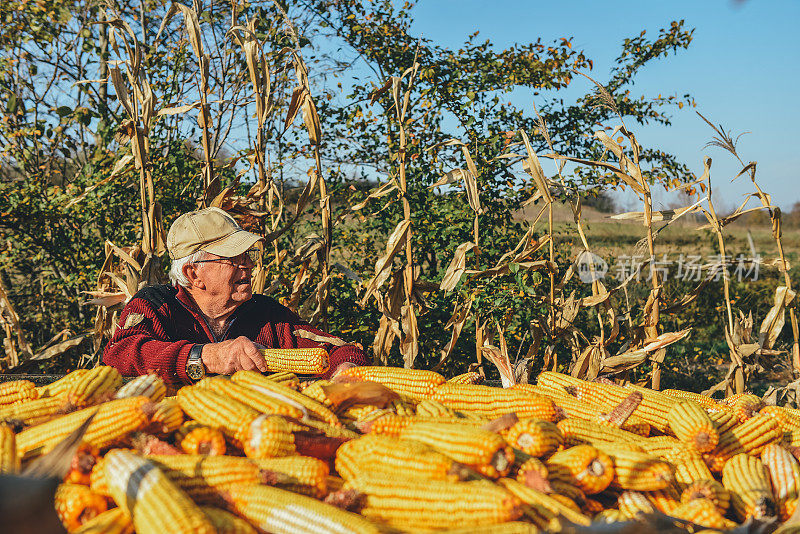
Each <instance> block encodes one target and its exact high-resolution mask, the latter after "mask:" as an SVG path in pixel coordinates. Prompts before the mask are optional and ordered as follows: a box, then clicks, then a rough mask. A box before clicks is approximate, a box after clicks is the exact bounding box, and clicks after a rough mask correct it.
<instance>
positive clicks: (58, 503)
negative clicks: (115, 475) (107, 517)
mask: <svg viewBox="0 0 800 534" xmlns="http://www.w3.org/2000/svg"><path fill="white" fill-rule="evenodd" d="M55 507H56V513H57V514H58V518H59V519H61V523H62V524H63V525H64V528H66V529H67V530H68V531H70V532H72V531H73V530H76V529H77V528H79V527H80V526H81V525H82V524H84V523H85V522H87V521H89V520H91V519H94V518H95V517H97V516H98V515H100V514H102V513H103V512H105V511H106V510H108V502H107V501H106V498H105V497H103V496H102V495H99V494H97V493H95V492H93V491H92V490H91V489H89V488H87V487H86V486H83V485H80V484H60V485H59V486H58V489H56V495H55Z"/></svg>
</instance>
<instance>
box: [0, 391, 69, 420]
mask: <svg viewBox="0 0 800 534" xmlns="http://www.w3.org/2000/svg"><path fill="white" fill-rule="evenodd" d="M65 402H66V401H65V400H64V399H62V398H60V397H43V398H40V399H35V400H29V401H20V402H15V403H14V404H9V405H6V406H3V407H2V408H0V421H16V422H19V423H21V424H22V425H24V426H34V425H39V424H41V423H44V422H45V421H49V420H50V419H52V418H53V417H55V416H56V415H58V414H59V413H63V411H64V408H65Z"/></svg>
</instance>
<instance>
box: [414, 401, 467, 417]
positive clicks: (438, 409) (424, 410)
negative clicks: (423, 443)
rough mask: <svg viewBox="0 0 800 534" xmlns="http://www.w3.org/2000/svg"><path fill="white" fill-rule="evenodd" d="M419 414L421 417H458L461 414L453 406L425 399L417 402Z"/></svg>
mask: <svg viewBox="0 0 800 534" xmlns="http://www.w3.org/2000/svg"><path fill="white" fill-rule="evenodd" d="M416 415H417V416H419V417H450V418H453V419H456V418H458V417H460V416H459V414H458V412H456V411H455V410H453V409H452V408H448V407H447V406H445V405H444V404H442V403H441V402H438V401H435V400H432V399H425V400H422V401H420V402H419V404H417V413H416Z"/></svg>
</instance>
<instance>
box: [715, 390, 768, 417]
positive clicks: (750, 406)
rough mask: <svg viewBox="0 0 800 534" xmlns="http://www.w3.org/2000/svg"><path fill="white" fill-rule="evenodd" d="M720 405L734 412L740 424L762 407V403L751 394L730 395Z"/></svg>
mask: <svg viewBox="0 0 800 534" xmlns="http://www.w3.org/2000/svg"><path fill="white" fill-rule="evenodd" d="M722 404H726V405H727V406H730V407H731V408H732V409H733V410H734V411H735V412H736V414H737V416H738V417H739V422H740V423H743V422H745V421H747V420H748V419H750V418H751V417H753V416H754V415H755V414H757V413H758V411H759V410H761V408H763V407H764V401H762V400H761V398H760V397H758V396H756V395H753V394H751V393H739V394H737V395H732V396H730V397H728V398H726V399H724V400H723V401H722Z"/></svg>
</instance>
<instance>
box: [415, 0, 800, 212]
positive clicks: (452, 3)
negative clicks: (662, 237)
mask: <svg viewBox="0 0 800 534" xmlns="http://www.w3.org/2000/svg"><path fill="white" fill-rule="evenodd" d="M413 15H414V19H415V22H414V27H413V30H414V32H415V33H419V34H422V35H423V36H424V37H426V38H429V39H432V40H433V41H434V42H436V43H438V44H441V45H443V46H447V47H458V46H459V45H460V44H462V43H463V42H464V40H465V39H466V37H467V35H469V34H470V33H472V32H474V31H476V30H478V31H480V35H479V37H480V38H482V39H488V40H490V41H491V42H492V43H494V45H495V46H496V47H498V48H505V47H507V46H509V45H511V44H513V43H514V42H520V43H524V42H531V41H535V40H536V39H537V38H538V37H542V39H543V41H549V40H552V39H556V38H560V37H570V36H572V37H574V40H573V47H574V48H577V49H583V50H585V51H586V53H587V55H588V57H590V58H592V59H593V60H594V70H593V71H592V72H591V75H592V76H593V77H596V78H597V79H598V80H599V81H601V82H602V81H603V80H604V79H605V78H607V74H608V72H609V70H610V68H611V66H612V65H613V62H614V59H615V58H616V57H617V56H618V54H619V51H620V49H621V43H622V40H623V39H624V38H625V37H633V36H635V35H636V34H638V33H639V32H640V31H641V30H643V29H645V30H647V32H648V35H649V36H650V37H651V38H654V37H655V36H656V35H657V32H658V29H659V28H662V27H666V26H668V25H669V23H670V22H671V21H672V20H680V19H685V20H686V27H687V28H695V33H694V39H693V41H692V44H691V46H690V47H689V49H688V50H683V51H681V52H679V53H678V55H675V56H669V57H667V58H662V59H659V60H656V61H654V62H652V63H651V64H650V65H648V66H647V67H645V69H643V70H642V71H641V72H640V74H639V76H638V77H637V84H636V86H635V87H634V92H635V94H638V93H641V94H644V95H646V96H656V95H658V94H664V95H667V94H678V95H682V94H685V93H690V94H691V95H692V96H693V97H694V98H695V100H696V102H697V110H698V111H700V112H701V113H703V114H704V115H705V116H706V117H708V118H709V119H711V120H712V121H713V122H715V123H720V122H721V123H722V124H723V125H724V126H725V127H726V129H729V130H732V131H733V132H735V133H741V132H745V131H748V132H750V133H749V134H747V135H744V136H743V137H742V138H741V139H740V142H739V145H738V150H739V154H740V156H741V157H742V159H743V160H744V161H745V162H747V161H751V160H754V161H757V162H758V176H757V180H758V182H759V184H760V185H761V186H762V188H763V189H764V190H765V191H766V192H768V193H770V194H771V195H772V198H773V202H774V203H775V204H777V205H779V206H780V207H781V208H782V209H784V210H788V209H791V207H792V205H793V204H794V203H795V202H799V201H800V186H798V183H799V182H800V150H798V144H800V139H799V138H798V134H797V130H798V128H800V120H799V119H800V104H798V101H800V96H799V95H798V92H800V91H799V90H798V82H800V72H799V71H798V65H799V64H800V61H799V60H800V31H798V29H797V24H798V22H800V1H798V0H747V1H744V2H738V1H735V0H695V1H684V0H671V1H658V2H656V1H653V0H639V1H629V0H617V1H615V2H597V1H589V0H562V1H560V2H552V1H548V2H542V1H535V0H528V1H522V0H514V1H512V0H505V1H500V0H494V1H490V0H421V1H419V3H418V4H417V6H416V7H415V8H414V11H413ZM573 83H585V82H582V81H575V82H573ZM585 89H586V87H582V88H581V92H583V90H585ZM571 92H572V91H571ZM574 93H577V91H575V92H574ZM531 96H532V95H531ZM540 98H543V97H540ZM671 115H672V119H673V126H672V127H669V128H664V127H656V126H647V127H639V128H637V129H636V133H637V136H638V138H639V141H640V142H641V143H642V144H643V145H645V146H650V147H655V146H657V147H660V148H661V149H663V150H666V151H670V152H672V153H674V154H677V155H678V157H680V158H681V159H682V160H683V161H684V162H685V163H687V164H688V165H689V166H690V168H691V169H692V170H693V171H695V172H697V173H698V174H699V172H701V171H702V158H703V156H704V155H708V156H710V157H712V158H713V161H714V162H713V165H712V185H713V186H714V192H715V195H719V199H718V202H722V204H723V205H725V206H727V207H729V208H730V209H732V208H733V206H734V205H738V204H739V203H741V202H742V200H743V199H744V195H745V194H747V193H749V192H751V191H752V184H751V183H750V182H749V180H747V179H746V178H744V177H740V178H738V179H737V181H736V182H734V183H731V181H730V180H731V178H733V176H735V175H736V173H737V172H738V171H739V165H738V163H735V162H734V160H733V158H732V157H730V156H729V155H728V154H727V152H723V151H722V150H721V149H718V148H713V147H710V148H705V149H704V148H703V146H704V145H705V144H706V142H708V141H709V140H710V139H711V135H712V131H711V129H710V128H708V126H707V125H706V124H705V123H703V122H702V120H701V119H700V118H699V117H698V116H697V115H696V114H695V112H694V110H693V109H691V108H687V107H684V108H683V110H678V109H677V108H675V109H674V111H673V112H671ZM656 199H657V201H660V202H661V203H662V204H664V205H666V204H669V203H670V202H671V201H672V198H671V197H669V196H667V195H666V194H664V195H662V196H661V197H659V196H656ZM621 201H622V203H623V204H624V203H625V202H626V199H624V198H623V199H621Z"/></svg>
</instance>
